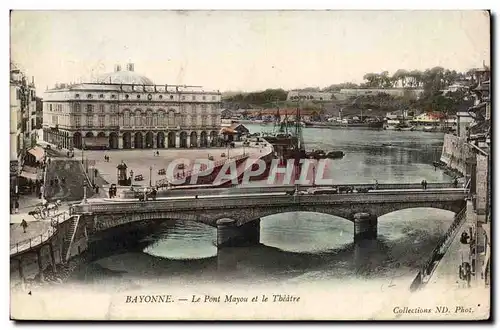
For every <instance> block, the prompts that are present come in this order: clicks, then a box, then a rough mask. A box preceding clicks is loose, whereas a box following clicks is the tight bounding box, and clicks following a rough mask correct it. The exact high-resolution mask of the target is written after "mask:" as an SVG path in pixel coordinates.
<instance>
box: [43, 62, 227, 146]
mask: <svg viewBox="0 0 500 330" xmlns="http://www.w3.org/2000/svg"><path fill="white" fill-rule="evenodd" d="M220 104H221V93H220V92H219V91H206V90H203V89H202V88H201V87H198V86H177V85H174V86H170V85H156V84H154V83H153V82H152V81H151V80H150V79H148V78H147V77H145V76H143V75H140V74H138V73H136V72H135V71H134V65H133V64H131V63H129V64H128V65H127V70H122V69H121V66H120V65H116V66H115V71H114V72H111V73H107V74H104V75H102V76H100V77H98V78H97V79H95V81H93V82H91V83H82V84H75V85H66V84H60V85H58V86H57V87H56V88H54V89H50V90H47V91H46V92H45V97H44V100H43V135H44V140H45V141H48V142H51V143H55V144H59V145H61V146H63V147H66V148H70V147H74V148H78V149H80V148H85V147H99V148H102V147H105V148H109V149H133V148H136V149H142V148H159V149H160V148H189V147H208V146H211V145H215V144H216V138H217V135H218V131H219V129H220V123H221V113H220V112H221V111H220Z"/></svg>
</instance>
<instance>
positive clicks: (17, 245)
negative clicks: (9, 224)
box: [10, 211, 69, 255]
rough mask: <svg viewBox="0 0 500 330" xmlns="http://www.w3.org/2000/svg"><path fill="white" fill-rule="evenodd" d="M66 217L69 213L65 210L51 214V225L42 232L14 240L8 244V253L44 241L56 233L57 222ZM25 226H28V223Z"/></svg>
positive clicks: (23, 249)
mask: <svg viewBox="0 0 500 330" xmlns="http://www.w3.org/2000/svg"><path fill="white" fill-rule="evenodd" d="M67 218H69V213H68V212H67V211H65V212H61V213H58V214H56V215H54V216H52V217H51V220H50V222H51V224H50V225H51V226H50V227H49V228H48V229H47V230H46V231H44V232H43V233H42V234H40V235H37V236H35V237H31V238H28V239H25V240H22V241H20V242H16V243H15V244H10V255H14V254H18V253H20V252H23V251H26V250H29V249H31V248H34V247H37V246H39V245H41V244H43V243H45V242H46V241H48V240H49V239H50V238H51V237H52V236H54V235H55V234H56V233H57V230H58V226H59V224H60V223H61V222H64V221H65V220H66V219H67ZM16 225H17V224H16ZM27 228H29V224H28V227H27Z"/></svg>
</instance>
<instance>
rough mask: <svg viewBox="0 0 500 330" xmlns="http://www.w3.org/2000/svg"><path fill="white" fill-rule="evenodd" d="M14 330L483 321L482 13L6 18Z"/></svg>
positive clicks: (485, 139)
mask: <svg viewBox="0 0 500 330" xmlns="http://www.w3.org/2000/svg"><path fill="white" fill-rule="evenodd" d="M10 18H11V45H10V47H11V58H10V291H11V292H10V295H11V296H10V304H11V306H10V308H11V314H10V315H11V318H12V319H14V320H486V319H489V318H490V313H491V311H490V293H491V292H490V291H491V275H490V269H491V260H490V256H491V245H490V244H491V230H490V224H491V198H490V196H491V193H490V192H491V181H490V172H491V158H490V144H491V141H490V134H491V103H490V67H491V65H490V60H491V58H490V51H491V49H490V48H491V46H490V19H491V18H490V13H489V12H488V11H474V10H467V11H465V10H464V11H460V10H454V11H450V10H448V11H430V10H427V11H424V10H421V11H368V10H366V11H344V10H336V11H217V10H216V11H202V10H200V11H189V10H187V11H174V10H171V11H118V10H117V11H27V10H13V11H12V12H11V17H10Z"/></svg>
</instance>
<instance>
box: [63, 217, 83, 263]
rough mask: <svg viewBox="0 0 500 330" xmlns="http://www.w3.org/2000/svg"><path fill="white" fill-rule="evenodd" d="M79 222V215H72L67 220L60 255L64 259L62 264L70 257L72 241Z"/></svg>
mask: <svg viewBox="0 0 500 330" xmlns="http://www.w3.org/2000/svg"><path fill="white" fill-rule="evenodd" d="M79 220H80V216H79V215H74V216H72V218H71V219H69V220H68V222H69V228H68V231H66V234H65V236H64V244H63V249H62V253H61V255H62V256H63V257H64V262H68V261H69V258H70V257H71V246H72V245H73V241H74V240H75V236H76V232H77V229H78V223H79Z"/></svg>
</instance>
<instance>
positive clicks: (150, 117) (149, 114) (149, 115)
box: [146, 110, 153, 126]
mask: <svg viewBox="0 0 500 330" xmlns="http://www.w3.org/2000/svg"><path fill="white" fill-rule="evenodd" d="M146 126H153V112H152V111H151V110H148V111H147V112H146Z"/></svg>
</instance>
